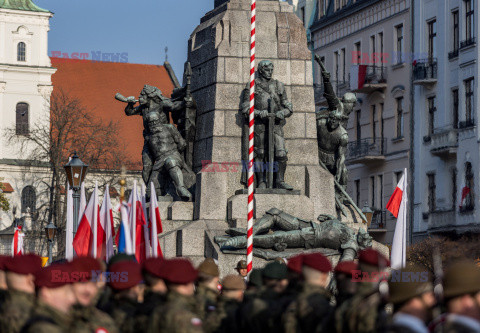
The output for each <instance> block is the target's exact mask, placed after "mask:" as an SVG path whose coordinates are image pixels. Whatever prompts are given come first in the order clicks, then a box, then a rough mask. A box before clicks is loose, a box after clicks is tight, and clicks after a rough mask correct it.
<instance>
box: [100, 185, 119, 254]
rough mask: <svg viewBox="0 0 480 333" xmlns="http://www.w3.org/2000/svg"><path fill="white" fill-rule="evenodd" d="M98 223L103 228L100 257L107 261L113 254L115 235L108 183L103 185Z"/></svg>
mask: <svg viewBox="0 0 480 333" xmlns="http://www.w3.org/2000/svg"><path fill="white" fill-rule="evenodd" d="M100 224H101V226H102V228H103V230H105V233H104V234H105V241H104V242H103V243H102V251H101V253H102V254H101V258H102V259H106V261H108V260H109V259H110V258H111V257H113V255H114V253H113V237H114V236H115V229H114V226H113V212H112V202H111V200H110V187H109V186H108V185H107V186H106V187H105V194H104V197H103V203H102V208H101V209H100Z"/></svg>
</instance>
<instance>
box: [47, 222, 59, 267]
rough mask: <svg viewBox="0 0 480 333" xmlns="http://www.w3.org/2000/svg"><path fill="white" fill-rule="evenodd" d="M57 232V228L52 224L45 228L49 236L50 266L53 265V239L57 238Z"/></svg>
mask: <svg viewBox="0 0 480 333" xmlns="http://www.w3.org/2000/svg"><path fill="white" fill-rule="evenodd" d="M56 232H57V227H55V225H54V224H53V223H52V222H50V223H49V224H47V226H46V227H45V235H46V236H47V241H48V264H49V265H50V264H51V263H52V253H53V239H54V238H55V234H56Z"/></svg>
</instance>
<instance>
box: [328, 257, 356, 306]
mask: <svg viewBox="0 0 480 333" xmlns="http://www.w3.org/2000/svg"><path fill="white" fill-rule="evenodd" d="M356 270H358V265H357V264H356V263H355V262H354V261H340V262H339V263H338V264H337V266H335V269H334V271H333V272H334V276H335V280H334V281H335V289H336V295H335V301H336V307H337V308H338V307H340V306H341V305H342V303H344V302H345V301H346V300H348V299H350V298H352V297H353V295H355V292H356V291H357V283H356V282H354V281H352V276H353V272H354V271H356Z"/></svg>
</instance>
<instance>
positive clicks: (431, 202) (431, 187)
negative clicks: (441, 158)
mask: <svg viewBox="0 0 480 333" xmlns="http://www.w3.org/2000/svg"><path fill="white" fill-rule="evenodd" d="M427 177H428V211H429V212H434V211H435V209H436V204H435V202H436V198H435V188H436V187H437V186H436V185H435V174H434V173H429V174H427Z"/></svg>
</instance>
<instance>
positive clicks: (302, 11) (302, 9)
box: [300, 7, 305, 25]
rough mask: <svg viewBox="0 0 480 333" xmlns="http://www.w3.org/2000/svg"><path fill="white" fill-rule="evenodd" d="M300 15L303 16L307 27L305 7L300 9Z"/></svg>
mask: <svg viewBox="0 0 480 333" xmlns="http://www.w3.org/2000/svg"><path fill="white" fill-rule="evenodd" d="M300 14H301V15H302V22H303V25H305V7H302V8H300Z"/></svg>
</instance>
